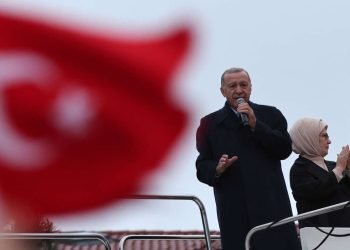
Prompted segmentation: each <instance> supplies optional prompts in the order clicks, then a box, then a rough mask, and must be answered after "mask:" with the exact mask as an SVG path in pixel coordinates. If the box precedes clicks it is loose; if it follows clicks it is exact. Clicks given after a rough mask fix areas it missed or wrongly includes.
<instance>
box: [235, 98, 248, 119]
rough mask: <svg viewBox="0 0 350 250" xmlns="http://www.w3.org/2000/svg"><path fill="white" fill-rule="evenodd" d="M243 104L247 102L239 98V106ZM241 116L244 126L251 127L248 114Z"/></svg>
mask: <svg viewBox="0 0 350 250" xmlns="http://www.w3.org/2000/svg"><path fill="white" fill-rule="evenodd" d="M242 103H245V100H244V99H243V98H242V97H240V98H237V104H238V106H239V105H241V104H242ZM240 114H241V119H242V124H243V126H249V123H248V116H247V114H245V113H240Z"/></svg>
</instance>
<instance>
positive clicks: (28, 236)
mask: <svg viewBox="0 0 350 250" xmlns="http://www.w3.org/2000/svg"><path fill="white" fill-rule="evenodd" d="M0 239H6V240H7V239H11V240H40V239H41V240H44V239H45V240H57V239H64V240H68V239H69V240H86V239H89V240H98V241H100V242H102V244H103V245H104V247H105V248H106V250H111V246H110V244H109V241H108V239H107V238H106V237H105V236H103V235H102V234H98V233H0Z"/></svg>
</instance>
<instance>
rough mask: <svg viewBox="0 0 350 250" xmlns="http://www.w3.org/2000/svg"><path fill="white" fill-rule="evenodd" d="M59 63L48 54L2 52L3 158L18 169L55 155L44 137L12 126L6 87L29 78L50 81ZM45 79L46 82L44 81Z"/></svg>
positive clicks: (0, 108) (0, 151) (0, 128)
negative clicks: (5, 91) (50, 59)
mask: <svg viewBox="0 0 350 250" xmlns="http://www.w3.org/2000/svg"><path fill="white" fill-rule="evenodd" d="M55 71H56V69H55V66H54V65H53V64H52V63H51V62H50V61H49V60H48V59H46V58H45V57H43V56H40V55H38V54H34V53H30V52H27V51H11V52H1V53H0V141H1V143H0V158H1V160H3V161H5V162H7V163H10V164H8V165H10V166H16V167H18V168H23V169H25V168H33V167H40V166H43V165H44V164H45V163H47V162H48V161H49V160H50V159H51V158H52V157H53V156H52V152H53V151H52V150H49V148H48V143H47V142H46V141H45V140H44V139H37V140H34V139H32V138H26V137H25V136H23V135H21V134H20V133H18V131H16V129H15V128H14V127H12V126H11V122H10V121H9V120H8V117H7V115H6V111H5V109H4V107H5V106H4V105H5V103H4V98H2V97H1V96H2V92H3V89H4V88H6V86H9V85H14V84H18V83H20V82H21V81H23V80H27V81H28V80H29V81H31V82H33V83H35V84H43V83H45V84H47V83H49V82H50V81H48V77H49V76H51V75H53V74H54V73H55ZM44 80H45V81H44Z"/></svg>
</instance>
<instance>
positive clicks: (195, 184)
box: [0, 0, 350, 230]
mask: <svg viewBox="0 0 350 250" xmlns="http://www.w3.org/2000/svg"><path fill="white" fill-rule="evenodd" d="M0 9H2V10H4V9H7V10H8V11H16V12H18V13H26V14H30V15H33V14H35V15H37V16H40V17H43V18H48V19H52V20H59V21H60V22H68V23H69V24H70V25H72V26H81V27H83V28H87V29H92V30H96V31H105V30H109V34H113V32H115V34H116V35H118V34H124V35H125V34H127V35H128V36H131V37H132V36H145V35H149V36H156V35H157V34H159V33H160V32H162V31H165V30H166V31H168V30H172V29H176V27H178V26H179V25H183V24H184V23H186V24H188V25H189V26H190V27H191V29H192V30H193V32H194V34H195V41H194V42H195V43H194V47H193V50H192V52H191V54H190V56H189V57H188V60H187V62H186V64H184V65H183V67H182V68H181V70H180V72H179V73H178V75H177V76H176V77H175V78H174V79H173V81H174V82H175V86H176V87H175V89H174V97H175V98H176V99H177V100H178V101H179V103H181V105H184V106H185V107H186V109H187V110H188V112H189V115H190V122H189V124H188V126H187V129H186V131H184V133H183V135H182V137H181V138H180V140H179V141H178V143H177V145H176V148H175V149H174V150H173V151H172V152H171V153H170V154H169V155H168V157H167V159H166V161H165V162H164V163H163V166H162V168H161V170H159V171H158V172H156V173H154V175H153V176H152V178H150V179H149V180H147V182H146V184H145V189H144V190H143V191H142V193H145V194H169V195H194V196H197V197H198V198H200V199H201V200H202V202H203V203H204V205H205V207H206V211H207V215H208V219H209V226H210V229H212V230H217V229H218V224H217V220H216V211H215V203H214V199H213V193H212V189H211V188H210V187H209V186H206V185H204V184H202V183H200V182H199V181H197V179H196V176H195V165H194V162H195V159H196V157H197V151H196V149H195V132H196V129H197V127H198V125H199V120H200V118H201V117H202V116H204V115H206V114H208V113H210V112H213V111H215V110H217V109H219V108H221V107H222V106H223V104H224V101H225V99H224V98H223V97H222V96H221V93H220V90H219V86H220V76H221V74H222V72H223V71H224V70H225V69H227V68H229V67H232V66H239V67H243V68H245V69H246V70H247V71H248V72H249V73H250V76H251V78H252V84H253V92H252V96H251V100H252V101H253V102H256V103H261V104H267V105H273V106H276V107H277V108H279V109H280V110H281V111H282V112H283V113H284V115H285V116H286V118H287V121H288V124H289V127H291V125H292V124H293V123H294V122H295V121H296V120H297V119H299V118H301V117H305V116H311V117H319V118H322V119H323V120H324V121H325V122H326V123H327V124H328V125H329V130H328V132H329V135H330V138H331V140H332V145H331V148H330V152H329V155H328V157H327V159H329V160H335V157H336V154H337V152H339V151H340V149H341V146H343V145H345V144H348V143H349V142H350V134H349V132H348V129H349V127H350V112H349V103H350V100H349V96H350V87H349V85H350V70H349V65H350V62H349V60H350V46H349V44H350V35H349V34H350V21H349V17H348V16H349V15H348V13H349V11H350V2H349V1H347V0H334V1H324V0H309V1H303V0H294V1H289V2H286V1H277V0H275V1H272V0H265V1H259V0H255V1H246V0H239V1H237V0H236V1H235V0H227V1H202V0H197V1H195V0H181V1H179V0H178V1H161V0H159V1H155V0H153V1H152V0H151V1H135V0H128V1H116V0H114V1H112V0H111V1H106V0H95V1H92V0H74V1H71V0H50V1H48V0H1V1H0ZM295 158H296V155H295V154H294V153H293V154H292V155H291V156H290V157H289V158H288V159H287V160H285V161H283V162H282V165H283V172H284V175H285V179H286V183H287V187H288V189H289V180H288V175H289V169H290V167H291V165H292V164H293V161H294V160H295ZM289 190H290V189H289ZM290 200H291V203H292V207H293V212H294V214H296V210H295V203H294V199H293V197H292V196H291V195H290ZM53 219H54V223H55V225H56V227H57V228H58V229H60V230H125V229H127V230H134V229H146V230H153V229H161V230H191V229H195V230H197V229H199V230H200V229H202V223H201V218H200V214H199V210H198V208H197V206H196V205H195V204H194V203H192V202H189V201H185V202H183V201H162V202H157V201H139V200H138V201H124V202H119V203H117V204H111V205H110V206H107V207H103V208H101V209H99V210H97V211H94V212H89V213H83V214H80V215H72V216H65V217H59V218H58V217H55V218H53Z"/></svg>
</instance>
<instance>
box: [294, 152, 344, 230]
mask: <svg viewBox="0 0 350 250" xmlns="http://www.w3.org/2000/svg"><path fill="white" fill-rule="evenodd" d="M325 163H326V165H327V168H328V170H329V171H328V172H327V171H326V170H324V169H323V168H321V167H319V166H317V165H316V164H315V163H314V162H312V161H310V160H308V159H306V158H304V157H301V156H299V158H298V159H296V160H295V162H294V164H293V166H292V167H291V169H290V175H289V176H290V185H291V188H292V191H293V196H294V199H295V201H296V205H297V210H298V213H305V212H309V211H311V210H315V209H319V208H322V207H327V206H330V205H334V204H336V203H340V202H344V201H349V200H350V178H349V177H348V176H346V175H345V176H344V177H343V179H341V181H340V182H338V181H337V178H336V176H335V174H334V172H333V171H332V170H333V169H334V168H335V165H336V164H335V162H332V161H325ZM299 225H300V227H306V226H309V227H315V226H318V227H350V208H348V209H346V210H339V211H335V212H332V213H327V214H323V215H319V216H316V217H312V218H308V219H304V220H300V221H299Z"/></svg>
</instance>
